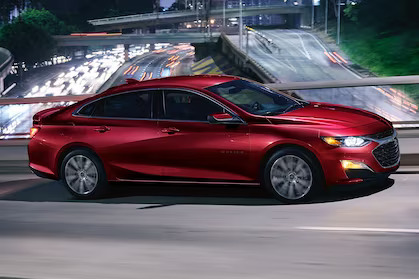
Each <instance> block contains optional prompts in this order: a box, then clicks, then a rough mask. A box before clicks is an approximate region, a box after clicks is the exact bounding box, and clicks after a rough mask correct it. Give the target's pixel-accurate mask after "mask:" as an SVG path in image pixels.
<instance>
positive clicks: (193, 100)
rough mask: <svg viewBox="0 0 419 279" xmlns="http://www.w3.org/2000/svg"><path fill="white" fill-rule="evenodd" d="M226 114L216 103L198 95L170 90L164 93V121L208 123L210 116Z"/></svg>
mask: <svg viewBox="0 0 419 279" xmlns="http://www.w3.org/2000/svg"><path fill="white" fill-rule="evenodd" d="M220 112H224V109H223V108H222V107H220V106H219V105H217V104H215V103H214V102H212V101H210V100H208V99H207V98H204V97H202V96H199V95H197V94H193V93H189V92H184V91H178V90H169V91H165V92H164V116H163V118H164V119H173V120H193V121H207V119H208V115H210V114H214V113H220Z"/></svg>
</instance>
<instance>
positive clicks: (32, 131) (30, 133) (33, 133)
mask: <svg viewBox="0 0 419 279" xmlns="http://www.w3.org/2000/svg"><path fill="white" fill-rule="evenodd" d="M38 131H39V128H37V127H32V128H31V130H30V132H29V137H30V138H33V137H34V136H35V135H36V133H38Z"/></svg>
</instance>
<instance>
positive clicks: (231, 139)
mask: <svg viewBox="0 0 419 279" xmlns="http://www.w3.org/2000/svg"><path fill="white" fill-rule="evenodd" d="M160 103H161V106H160V108H161V109H160V110H159V116H158V118H159V121H158V130H159V133H160V136H159V139H158V145H159V151H158V155H157V157H158V158H159V160H161V161H160V165H162V166H163V169H162V170H163V175H164V176H165V177H166V178H175V179H182V178H183V179H191V180H197V179H209V180H230V181H235V180H236V181H245V180H249V179H250V178H249V177H248V171H247V170H248V158H249V134H248V126H247V125H246V124H244V123H243V124H241V125H222V124H210V123H209V122H208V120H207V119H208V115H211V114H215V113H223V112H226V111H227V109H226V108H225V107H223V106H222V105H221V104H219V103H217V102H216V101H214V100H212V99H209V98H207V97H205V96H204V95H201V94H199V93H196V92H191V91H186V90H164V91H163V92H162V95H161V96H160ZM227 112H228V111H227Z"/></svg>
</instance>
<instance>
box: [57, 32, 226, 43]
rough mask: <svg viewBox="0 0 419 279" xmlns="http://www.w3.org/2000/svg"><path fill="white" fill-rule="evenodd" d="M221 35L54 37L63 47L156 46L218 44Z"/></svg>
mask: <svg viewBox="0 0 419 279" xmlns="http://www.w3.org/2000/svg"><path fill="white" fill-rule="evenodd" d="M218 37H220V33H216V32H214V33H212V34H211V36H210V35H208V33H206V32H204V33H198V32H193V33H192V32H182V33H161V34H108V35H103V36H83V35H81V36H79V35H67V36H54V39H55V40H56V41H57V45H58V46H61V47H74V46H77V47H83V46H109V45H118V44H124V45H129V44H156V43H172V44H177V43H205V42H211V41H212V42H216V41H217V40H218Z"/></svg>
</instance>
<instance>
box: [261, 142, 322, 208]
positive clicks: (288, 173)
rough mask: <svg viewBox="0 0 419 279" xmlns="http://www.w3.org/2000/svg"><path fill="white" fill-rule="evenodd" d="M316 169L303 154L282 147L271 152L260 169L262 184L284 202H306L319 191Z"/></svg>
mask: <svg viewBox="0 0 419 279" xmlns="http://www.w3.org/2000/svg"><path fill="white" fill-rule="evenodd" d="M322 181H323V179H322V175H321V170H320V166H319V165H318V163H317V162H316V161H315V160H314V159H313V158H311V156H310V155H308V154H307V153H306V152H304V151H302V150H300V149H297V148H284V149H281V150H279V151H277V152H275V153H274V154H273V155H272V156H271V158H270V159H269V160H268V162H267V163H266V165H265V168H264V170H263V185H264V186H265V188H266V189H267V190H268V191H269V192H271V193H272V194H273V195H274V196H275V197H276V198H277V199H279V200H281V201H285V202H287V203H296V202H301V201H306V200H308V199H310V198H312V197H313V196H314V194H315V193H316V192H318V190H319V189H321V188H322V184H323V183H322Z"/></svg>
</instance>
